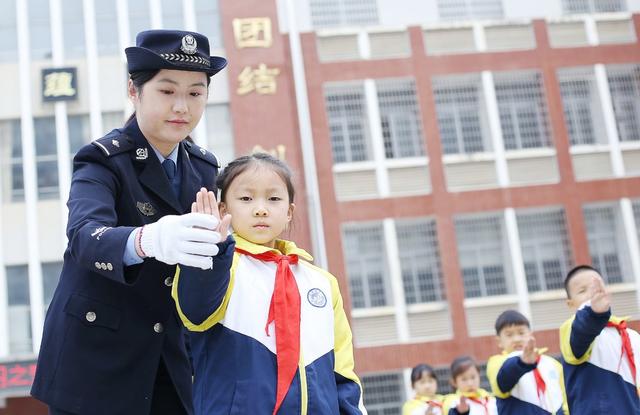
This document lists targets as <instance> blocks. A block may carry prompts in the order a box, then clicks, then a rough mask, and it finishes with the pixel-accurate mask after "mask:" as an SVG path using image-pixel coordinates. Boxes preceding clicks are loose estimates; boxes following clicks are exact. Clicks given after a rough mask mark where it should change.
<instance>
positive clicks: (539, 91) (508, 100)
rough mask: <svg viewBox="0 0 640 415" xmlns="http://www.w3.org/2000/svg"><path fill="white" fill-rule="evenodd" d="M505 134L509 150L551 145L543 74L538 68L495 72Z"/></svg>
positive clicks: (503, 135) (501, 122)
mask: <svg viewBox="0 0 640 415" xmlns="http://www.w3.org/2000/svg"><path fill="white" fill-rule="evenodd" d="M495 86H496V98H497V100H498V111H499V112H500V125H501V126H502V137H503V139H504V146H505V148H506V149H507V150H519V149H526V148H538V147H549V146H550V140H549V134H550V133H549V132H550V129H549V126H548V120H547V110H546V108H547V104H546V102H545V98H544V94H543V87H542V77H541V75H540V74H539V73H536V72H502V73H496V74H495Z"/></svg>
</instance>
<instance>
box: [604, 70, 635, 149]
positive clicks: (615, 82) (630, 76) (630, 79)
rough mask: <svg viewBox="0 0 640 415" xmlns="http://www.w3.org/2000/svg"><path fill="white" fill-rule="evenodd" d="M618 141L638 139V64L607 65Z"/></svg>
mask: <svg viewBox="0 0 640 415" xmlns="http://www.w3.org/2000/svg"><path fill="white" fill-rule="evenodd" d="M607 77H608V80H609V89H610V90H611V100H612V102H613V111H614V113H615V116H616V124H617V125H618V135H619V137H620V141H640V65H612V66H608V67H607Z"/></svg>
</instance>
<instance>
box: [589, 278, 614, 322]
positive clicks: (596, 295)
mask: <svg viewBox="0 0 640 415" xmlns="http://www.w3.org/2000/svg"><path fill="white" fill-rule="evenodd" d="M609 308H611V298H610V297H609V293H608V292H607V289H606V287H605V286H604V281H603V280H602V278H599V277H595V276H594V277H593V278H592V279H591V309H592V310H593V311H594V312H595V313H605V312H607V311H609Z"/></svg>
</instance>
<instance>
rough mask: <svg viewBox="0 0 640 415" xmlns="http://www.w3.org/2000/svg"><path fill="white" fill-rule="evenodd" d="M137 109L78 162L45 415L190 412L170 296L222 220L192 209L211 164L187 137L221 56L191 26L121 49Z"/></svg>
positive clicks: (46, 341)
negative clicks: (181, 271) (181, 269)
mask: <svg viewBox="0 0 640 415" xmlns="http://www.w3.org/2000/svg"><path fill="white" fill-rule="evenodd" d="M125 52H126V55H127V65H128V71H129V74H130V79H129V81H128V95H129V98H130V100H131V101H132V103H133V105H134V108H135V113H134V114H133V115H132V117H131V118H130V120H129V121H128V122H127V123H126V124H125V126H124V127H123V128H121V129H116V130H113V131H112V132H110V133H108V134H107V135H106V136H104V137H102V138H100V139H98V140H95V141H94V142H92V143H91V144H88V145H86V146H85V147H83V148H82V149H80V151H79V152H78V153H77V155H76V156H75V158H74V162H73V177H72V182H71V189H70V193H69V201H68V207H69V221H68V227H67V236H68V239H69V244H68V247H67V249H66V251H65V254H64V265H63V268H62V273H61V275H60V282H59V284H58V286H57V288H56V291H55V294H54V297H53V300H52V302H51V305H50V307H49V310H48V312H47V316H46V319H45V325H44V333H43V339H42V345H41V349H40V354H39V357H38V366H37V372H36V376H35V380H34V384H33V388H32V390H31V393H32V395H33V396H34V397H36V398H37V399H39V400H41V401H43V402H45V403H46V404H47V405H49V411H50V413H51V414H77V415H101V414H109V415H118V414H131V415H146V414H153V415H155V414H171V415H181V414H192V413H193V404H192V390H191V384H192V377H191V374H192V371H191V366H190V362H189V358H188V356H187V352H186V348H185V341H184V338H185V336H184V334H183V332H182V329H181V326H182V325H181V324H180V322H179V319H178V317H177V315H176V311H175V305H174V304H173V302H172V299H171V285H172V283H173V275H174V274H175V270H176V264H178V263H179V264H183V265H187V266H193V267H199V268H202V269H207V268H210V267H211V263H212V257H213V256H215V255H216V254H217V252H218V247H217V246H216V243H218V242H220V236H219V233H216V232H214V231H212V230H214V229H216V227H217V226H218V220H217V219H216V218H215V217H214V216H211V215H204V214H201V213H186V212H189V211H190V208H191V203H192V202H194V200H195V197H196V193H198V191H199V190H200V189H201V188H203V187H204V188H206V189H209V190H214V189H215V184H214V183H215V181H216V175H217V173H218V163H217V161H216V158H215V157H214V156H213V155H212V154H211V153H210V152H208V151H206V150H205V149H203V148H200V147H198V146H196V145H195V144H193V143H192V142H191V140H190V139H189V138H188V136H189V134H190V133H191V131H192V130H193V129H194V128H195V126H196V125H197V124H198V121H199V120H200V118H201V116H202V113H203V111H204V109H205V105H206V102H207V95H208V86H209V82H210V79H211V76H212V75H214V74H215V73H217V72H218V71H220V70H221V69H223V68H224V67H225V66H226V64H227V61H226V60H225V59H224V58H222V57H217V56H210V54H209V42H208V40H207V38H206V37H204V36H203V35H201V34H198V33H193V32H183V31H176V30H150V31H145V32H141V33H139V34H138V36H137V39H136V46H135V47H130V48H127V49H126V51H125Z"/></svg>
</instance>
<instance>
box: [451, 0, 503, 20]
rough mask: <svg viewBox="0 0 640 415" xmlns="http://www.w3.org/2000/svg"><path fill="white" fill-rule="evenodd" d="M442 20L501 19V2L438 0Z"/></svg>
mask: <svg viewBox="0 0 640 415" xmlns="http://www.w3.org/2000/svg"><path fill="white" fill-rule="evenodd" d="M438 13H439V14H440V18H441V19H443V20H476V19H502V18H503V17H504V11H503V9H502V0H438Z"/></svg>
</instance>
